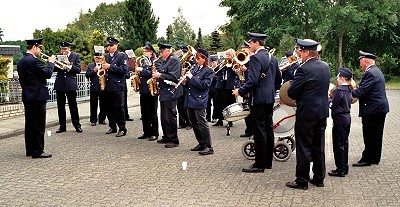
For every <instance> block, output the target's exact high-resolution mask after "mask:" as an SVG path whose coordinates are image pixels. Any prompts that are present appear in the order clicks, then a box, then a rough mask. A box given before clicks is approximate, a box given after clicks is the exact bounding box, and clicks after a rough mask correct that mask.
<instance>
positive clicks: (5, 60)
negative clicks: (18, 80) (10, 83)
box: [0, 55, 11, 80]
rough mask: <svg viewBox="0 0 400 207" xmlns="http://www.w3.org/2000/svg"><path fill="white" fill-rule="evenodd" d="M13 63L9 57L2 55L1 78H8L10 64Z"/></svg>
mask: <svg viewBox="0 0 400 207" xmlns="http://www.w3.org/2000/svg"><path fill="white" fill-rule="evenodd" d="M10 63H11V60H10V59H8V58H3V57H2V56H1V55H0V80H8V78H7V74H8V64H10Z"/></svg>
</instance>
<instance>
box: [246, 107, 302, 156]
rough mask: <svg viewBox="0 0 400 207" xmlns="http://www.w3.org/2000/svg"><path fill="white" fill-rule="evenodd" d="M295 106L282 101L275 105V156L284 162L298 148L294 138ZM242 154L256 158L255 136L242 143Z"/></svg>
mask: <svg viewBox="0 0 400 207" xmlns="http://www.w3.org/2000/svg"><path fill="white" fill-rule="evenodd" d="M295 113H296V110H295V108H294V107H290V106H287V105H284V104H281V103H277V104H276V105H275V106H274V116H273V119H274V125H273V129H274V136H275V138H276V139H277V142H275V145H274V150H273V156H274V159H275V160H277V161H279V162H284V161H286V160H288V159H289V158H290V156H291V155H292V151H294V149H295V148H296V143H295V140H294V123H295ZM242 154H243V156H244V157H245V158H247V159H250V160H253V159H255V147H254V140H253V136H251V137H250V138H249V140H247V141H246V142H245V143H243V145H242Z"/></svg>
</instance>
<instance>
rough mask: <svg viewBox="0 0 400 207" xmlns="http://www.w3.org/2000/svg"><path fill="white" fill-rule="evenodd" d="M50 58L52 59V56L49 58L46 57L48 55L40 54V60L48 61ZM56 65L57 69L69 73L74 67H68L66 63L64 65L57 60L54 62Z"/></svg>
mask: <svg viewBox="0 0 400 207" xmlns="http://www.w3.org/2000/svg"><path fill="white" fill-rule="evenodd" d="M49 57H50V56H48V55H46V54H44V53H42V52H40V58H42V59H43V60H45V61H48V59H49ZM54 65H55V66H56V67H58V68H60V69H62V70H66V71H67V72H68V71H70V70H71V68H72V65H67V64H65V63H63V62H61V61H58V60H56V61H55V62H54Z"/></svg>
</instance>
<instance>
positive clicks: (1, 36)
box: [0, 28, 4, 42]
mask: <svg viewBox="0 0 400 207" xmlns="http://www.w3.org/2000/svg"><path fill="white" fill-rule="evenodd" d="M3 36H4V34H3V29H2V28H0V42H3Z"/></svg>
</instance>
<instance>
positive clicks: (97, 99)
mask: <svg viewBox="0 0 400 207" xmlns="http://www.w3.org/2000/svg"><path fill="white" fill-rule="evenodd" d="M102 58H103V54H101V53H95V54H94V61H95V62H94V63H91V64H89V65H88V69H87V71H86V74H85V76H86V78H88V79H90V123H91V124H92V126H96V122H97V120H98V121H99V124H104V120H105V119H106V112H105V110H106V107H105V94H104V93H105V92H104V91H101V90H100V83H99V76H98V75H97V72H98V71H99V70H100V69H101V61H102ZM99 105H100V112H99V118H98V119H97V107H98V106H99Z"/></svg>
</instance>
